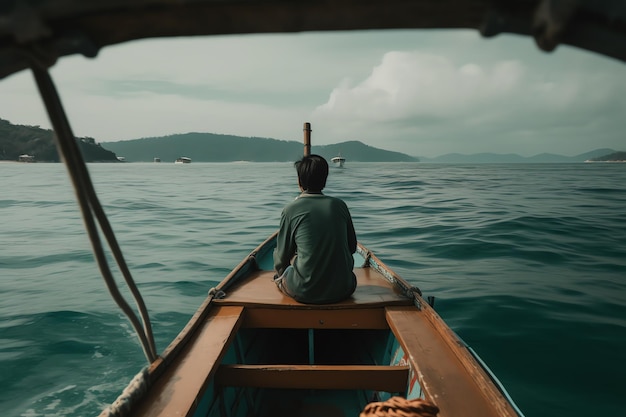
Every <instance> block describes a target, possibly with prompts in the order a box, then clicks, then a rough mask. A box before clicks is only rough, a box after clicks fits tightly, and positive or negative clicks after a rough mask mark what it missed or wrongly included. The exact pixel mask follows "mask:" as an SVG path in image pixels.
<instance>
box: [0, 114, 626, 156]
mask: <svg viewBox="0 0 626 417" xmlns="http://www.w3.org/2000/svg"><path fill="white" fill-rule="evenodd" d="M76 141H77V143H78V144H79V146H80V149H81V151H82V153H83V157H84V158H85V160H86V161H87V162H120V161H124V162H153V161H155V160H159V161H163V162H172V163H173V162H174V161H175V160H176V159H177V158H180V157H187V158H191V160H192V161H194V162H234V161H249V162H292V161H295V160H297V159H298V158H299V157H300V156H301V155H302V142H301V141H296V140H294V141H286V140H278V139H271V138H261V137H242V136H233V135H222V134H216V133H197V132H192V133H184V134H176V135H168V136H160V137H149V138H140V139H132V140H124V141H117V142H105V143H98V142H97V141H96V140H95V139H94V138H91V137H82V138H76ZM313 143H315V141H313ZM311 151H312V152H313V153H316V154H319V155H322V156H323V157H324V158H326V159H327V160H329V161H330V159H331V158H333V157H334V156H337V155H339V154H341V155H342V156H344V157H345V158H346V160H347V162H348V163H350V162H422V163H446V164H485V163H490V164H513V163H579V162H624V161H625V160H626V152H622V151H620V152H618V151H615V150H613V149H596V150H593V151H590V152H586V153H583V154H580V155H576V156H563V155H557V154H550V153H542V154H538V155H534V156H530V157H523V156H520V155H517V154H496V153H476V154H470V155H464V154H459V153H450V154H446V155H441V156H438V157H434V158H429V157H424V156H420V157H417V156H410V155H407V154H404V153H400V152H393V151H387V150H384V149H379V148H375V147H372V146H369V145H366V144H364V143H362V142H359V141H347V142H341V143H337V144H332V145H315V144H313V146H312V150H311ZM0 160H8V161H24V162H59V155H58V153H57V150H56V146H55V143H54V135H53V132H52V130H50V129H42V128H40V127H39V126H23V125H14V124H11V123H10V122H8V121H7V120H3V119H0Z"/></svg>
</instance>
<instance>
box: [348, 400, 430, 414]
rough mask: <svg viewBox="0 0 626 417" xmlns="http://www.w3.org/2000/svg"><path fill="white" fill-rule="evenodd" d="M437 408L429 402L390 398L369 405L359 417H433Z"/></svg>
mask: <svg viewBox="0 0 626 417" xmlns="http://www.w3.org/2000/svg"><path fill="white" fill-rule="evenodd" d="M438 413H439V407H437V406H436V405H435V404H433V403H431V402H430V401H427V400H423V399H421V398H416V399H413V400H407V399H406V398H402V397H391V398H390V399H388V400H387V401H382V402H375V403H369V404H368V405H366V406H365V408H364V409H363V411H362V412H361V414H359V417H435V416H436V415H437V414H438Z"/></svg>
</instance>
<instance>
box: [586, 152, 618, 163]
mask: <svg viewBox="0 0 626 417" xmlns="http://www.w3.org/2000/svg"><path fill="white" fill-rule="evenodd" d="M585 162H626V152H613V153H610V154H608V155H603V156H599V157H597V158H590V159H588V160H586V161H585Z"/></svg>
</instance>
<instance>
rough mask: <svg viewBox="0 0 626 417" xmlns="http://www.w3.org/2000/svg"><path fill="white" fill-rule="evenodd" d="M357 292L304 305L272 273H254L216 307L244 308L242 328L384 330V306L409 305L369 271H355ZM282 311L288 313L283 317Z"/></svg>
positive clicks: (400, 295)
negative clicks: (329, 301)
mask: <svg viewBox="0 0 626 417" xmlns="http://www.w3.org/2000/svg"><path fill="white" fill-rule="evenodd" d="M354 272H355V275H356V277H357V289H356V291H355V292H354V294H353V295H352V297H350V298H348V299H347V300H344V301H341V302H339V303H333V304H321V305H312V304H303V303H299V302H297V301H295V300H294V299H292V298H291V297H288V296H286V295H285V294H283V293H282V292H281V291H280V290H279V289H278V288H277V287H276V284H274V281H273V276H274V273H273V271H257V272H254V273H253V274H251V276H250V277H249V278H248V279H247V280H245V281H244V282H242V283H241V284H239V285H238V286H236V287H234V288H232V289H231V290H230V291H229V292H228V293H227V294H226V297H225V298H223V299H220V300H215V301H214V302H215V303H216V304H218V305H223V306H226V305H242V306H245V308H246V314H245V319H244V322H243V324H242V327H255V328H292V329H298V328H299V329H306V328H310V329H387V328H389V326H388V324H387V321H386V318H385V311H384V307H385V306H390V305H394V306H409V305H412V302H411V300H410V299H408V298H407V297H406V296H404V294H402V293H401V292H400V291H399V290H398V289H397V288H395V287H394V285H393V284H391V283H390V282H389V281H387V280H386V279H385V278H383V277H382V276H381V275H380V274H379V273H378V272H377V271H375V270H373V269H372V268H355V269H354ZM285 310H289V313H288V314H285Z"/></svg>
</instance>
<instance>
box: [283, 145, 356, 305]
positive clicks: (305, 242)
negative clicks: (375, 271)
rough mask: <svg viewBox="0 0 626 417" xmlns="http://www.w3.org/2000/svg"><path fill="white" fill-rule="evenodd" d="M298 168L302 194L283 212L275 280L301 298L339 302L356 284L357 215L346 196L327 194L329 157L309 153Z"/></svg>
mask: <svg viewBox="0 0 626 417" xmlns="http://www.w3.org/2000/svg"><path fill="white" fill-rule="evenodd" d="M295 167H296V170H297V172H298V186H299V187H300V191H301V192H302V193H301V194H300V195H299V196H298V197H297V198H296V199H295V200H294V201H292V202H291V203H289V204H288V205H287V206H285V208H284V209H283V211H282V213H281V218H280V230H279V232H278V238H277V247H276V249H275V251H274V268H275V269H276V272H277V273H276V275H275V282H276V284H277V285H278V288H280V289H281V291H283V292H284V293H285V294H287V295H288V296H290V297H292V298H294V299H295V300H296V301H299V302H301V303H306V304H328V303H335V302H338V301H341V300H344V299H346V298H348V297H350V296H351V295H352V293H353V292H354V290H355V289H356V277H355V275H354V273H353V272H352V268H353V267H354V259H353V258H352V254H353V253H354V252H355V251H356V245H357V240H356V233H355V231H354V225H353V224H352V217H351V216H350V211H349V210H348V206H347V205H346V203H345V202H344V201H343V200H341V199H339V198H336V197H330V196H327V195H324V194H323V193H322V189H323V188H324V187H325V186H326V179H327V177H328V162H326V160H325V159H324V158H322V157H321V156H319V155H309V156H304V157H303V158H302V159H301V160H299V161H297V162H296V163H295Z"/></svg>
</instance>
